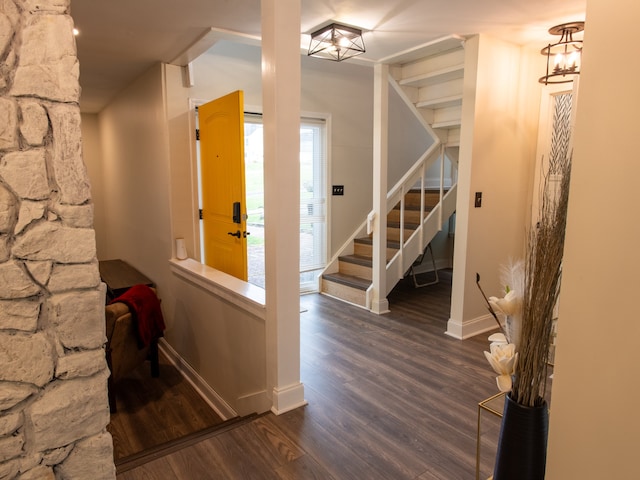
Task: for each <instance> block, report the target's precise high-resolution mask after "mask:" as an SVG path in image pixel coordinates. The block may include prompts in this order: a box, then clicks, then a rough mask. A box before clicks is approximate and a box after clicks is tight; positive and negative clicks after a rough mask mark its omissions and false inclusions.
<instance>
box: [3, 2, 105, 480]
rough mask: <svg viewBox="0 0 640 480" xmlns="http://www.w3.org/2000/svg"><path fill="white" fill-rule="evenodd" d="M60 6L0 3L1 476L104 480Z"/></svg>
mask: <svg viewBox="0 0 640 480" xmlns="http://www.w3.org/2000/svg"><path fill="white" fill-rule="evenodd" d="M69 9H70V5H69V0H0V59H1V61H2V63H1V64H0V479H12V478H20V479H36V478H37V479H54V478H56V479H83V480H86V479H92V480H96V479H107V478H109V479H113V478H115V467H114V464H113V446H112V440H111V435H110V434H109V433H108V432H107V430H106V425H107V424H108V422H109V406H108V399H107V386H106V385H107V376H108V369H107V366H106V362H105V354H104V350H103V345H104V343H105V327H104V295H105V290H104V286H103V284H102V283H101V281H100V275H99V272H98V264H97V260H96V248H95V234H94V230H93V205H92V203H91V197H90V187H89V182H88V178H87V175H86V171H85V167H84V164H83V162H82V147H81V137H80V109H79V105H78V101H79V96H80V88H79V84H78V69H79V67H78V60H77V56H76V46H75V39H74V37H73V33H72V28H73V21H72V19H71V17H70V16H69V15H68V13H69Z"/></svg>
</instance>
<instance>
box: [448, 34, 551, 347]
mask: <svg viewBox="0 0 640 480" xmlns="http://www.w3.org/2000/svg"><path fill="white" fill-rule="evenodd" d="M465 51H466V55H465V58H466V61H465V77H464V92H463V95H464V98H463V104H462V129H461V134H460V135H461V140H460V144H461V145H460V162H459V163H460V167H459V178H458V198H457V218H456V238H455V242H456V245H455V252H454V271H453V287H452V300H451V304H452V308H451V319H450V320H449V323H448V329H447V333H449V334H450V335H452V336H455V337H458V338H466V337H468V336H470V335H473V334H476V333H478V332H480V331H484V330H486V329H487V328H492V327H493V326H494V325H495V323H494V320H493V319H491V318H490V317H489V316H488V315H486V306H485V304H484V301H483V298H482V296H481V294H480V292H479V291H478V289H477V287H476V284H475V280H476V272H477V273H479V274H480V275H481V281H482V286H483V288H484V290H485V291H486V292H487V293H488V294H491V295H495V294H498V293H499V292H500V291H501V289H502V287H501V286H500V283H499V270H500V266H501V265H504V264H506V263H507V262H508V261H509V258H510V257H511V258H520V257H522V255H523V252H524V250H523V247H524V238H525V227H526V226H527V225H528V219H529V211H530V194H529V192H530V188H531V187H530V185H531V182H532V178H533V177H532V172H533V166H534V165H535V146H536V134H537V119H538V109H539V99H540V87H539V85H538V83H537V79H538V76H539V75H536V72H535V71H530V68H529V60H528V58H529V56H530V53H529V52H528V51H526V50H524V49H522V48H521V47H519V46H517V45H514V44H510V43H507V42H504V41H500V40H496V39H494V38H491V37H489V36H486V35H479V36H474V37H472V38H470V39H469V40H467V42H466V44H465ZM538 56H540V55H538ZM475 192H482V207H481V208H474V199H475Z"/></svg>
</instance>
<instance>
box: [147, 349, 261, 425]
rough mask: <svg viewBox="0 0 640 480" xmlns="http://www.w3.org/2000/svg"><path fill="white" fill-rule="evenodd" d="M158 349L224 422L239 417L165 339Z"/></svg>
mask: <svg viewBox="0 0 640 480" xmlns="http://www.w3.org/2000/svg"><path fill="white" fill-rule="evenodd" d="M158 348H159V349H160V350H161V351H162V353H164V354H165V356H166V357H167V359H168V360H169V362H171V364H172V365H173V366H174V367H176V369H177V370H178V372H180V374H181V375H182V376H183V377H184V379H185V380H186V381H187V382H189V383H190V384H191V386H192V387H193V388H194V389H195V391H196V392H198V394H199V395H200V396H201V397H202V399H203V400H204V401H205V402H207V403H208V404H209V406H210V407H211V408H213V410H214V411H215V412H216V413H217V414H218V415H219V416H220V418H222V419H223V420H229V419H231V418H235V417H237V416H238V414H237V413H236V411H235V410H234V409H233V408H231V406H229V404H228V403H227V402H225V401H224V399H223V398H222V397H221V396H220V395H218V394H217V393H216V392H215V390H213V389H212V388H211V387H210V386H209V385H208V384H207V382H205V381H204V379H203V378H202V377H201V376H200V375H198V372H196V371H195V370H194V369H193V368H192V367H191V365H189V364H188V363H187V362H186V361H185V360H184V359H183V358H182V357H181V356H180V355H179V354H178V352H176V351H175V350H174V349H173V348H172V347H171V345H169V344H168V343H167V341H166V340H165V339H164V338H161V339H160V341H159V342H158ZM256 411H257V410H256Z"/></svg>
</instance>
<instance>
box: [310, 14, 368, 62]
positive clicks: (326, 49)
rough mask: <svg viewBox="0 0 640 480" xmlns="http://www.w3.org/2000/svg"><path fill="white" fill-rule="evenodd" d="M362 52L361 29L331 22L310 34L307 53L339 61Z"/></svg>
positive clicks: (363, 50)
mask: <svg viewBox="0 0 640 480" xmlns="http://www.w3.org/2000/svg"><path fill="white" fill-rule="evenodd" d="M364 52H365V49H364V40H363V39H362V30H360V29H358V28H354V27H348V26H346V25H340V24H339V23H332V24H330V25H327V26H326V27H322V28H321V29H319V30H317V31H315V32H313V33H312V34H311V43H310V44H309V53H308V55H309V56H314V57H319V58H325V59H328V60H335V61H336V62H341V61H342V60H345V59H347V58H351V57H355V56H356V55H360V54H362V53H364Z"/></svg>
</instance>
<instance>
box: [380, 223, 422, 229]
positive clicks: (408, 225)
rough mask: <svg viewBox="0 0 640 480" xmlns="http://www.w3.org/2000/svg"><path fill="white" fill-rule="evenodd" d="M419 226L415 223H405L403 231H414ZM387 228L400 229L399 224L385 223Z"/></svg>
mask: <svg viewBox="0 0 640 480" xmlns="http://www.w3.org/2000/svg"><path fill="white" fill-rule="evenodd" d="M419 226H420V225H418V224H417V223H407V222H405V224H404V228H405V230H416V229H417V228H418V227H419ZM387 227H389V228H400V222H387Z"/></svg>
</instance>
